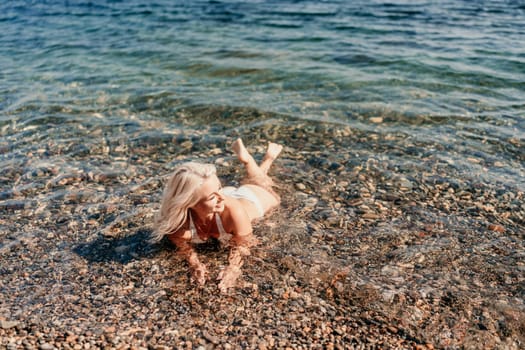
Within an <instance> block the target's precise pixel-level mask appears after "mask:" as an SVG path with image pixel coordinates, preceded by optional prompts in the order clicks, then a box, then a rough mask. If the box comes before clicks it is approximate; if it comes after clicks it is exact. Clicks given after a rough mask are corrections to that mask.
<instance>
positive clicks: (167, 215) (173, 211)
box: [152, 162, 217, 242]
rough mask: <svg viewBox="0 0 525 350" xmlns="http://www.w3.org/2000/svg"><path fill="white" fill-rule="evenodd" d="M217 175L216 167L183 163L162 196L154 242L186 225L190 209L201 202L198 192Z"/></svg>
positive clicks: (156, 220) (176, 169) (156, 219)
mask: <svg viewBox="0 0 525 350" xmlns="http://www.w3.org/2000/svg"><path fill="white" fill-rule="evenodd" d="M216 173H217V170H216V169H215V166H214V165H212V164H203V163H198V162H187V163H183V164H180V165H178V166H177V167H176V168H175V171H174V172H173V175H172V176H171V177H170V179H169V180H168V183H167V184H166V187H165V189H164V193H163V195H162V200H161V205H160V211H159V212H158V214H157V216H156V218H155V230H154V232H153V235H152V241H154V242H158V241H160V240H161V239H162V238H163V237H164V236H166V235H169V234H173V233H175V232H177V231H178V230H179V229H180V228H181V227H182V226H183V225H184V223H185V222H186V220H187V219H188V215H189V214H188V211H189V209H190V208H191V207H193V206H194V205H195V204H197V203H198V202H199V200H200V198H199V197H198V194H197V191H196V190H197V189H198V188H199V187H200V186H201V185H202V183H203V182H204V181H205V180H206V179H208V178H209V177H210V176H213V175H215V174H216Z"/></svg>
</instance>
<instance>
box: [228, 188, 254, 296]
mask: <svg viewBox="0 0 525 350" xmlns="http://www.w3.org/2000/svg"><path fill="white" fill-rule="evenodd" d="M225 211H226V213H225V214H226V215H225V219H226V220H224V221H225V222H224V223H223V224H224V226H225V227H224V228H225V230H226V231H228V232H230V233H231V234H232V241H231V249H230V255H229V257H228V262H229V265H228V266H227V267H226V268H225V269H224V270H223V271H222V272H221V273H220V274H219V280H221V282H220V283H219V289H220V290H221V292H226V290H228V288H231V287H233V286H234V285H235V282H236V281H237V278H239V276H240V275H241V267H242V265H243V263H244V261H243V257H244V256H247V255H250V249H249V248H250V247H251V246H254V245H255V244H257V240H256V239H255V237H254V236H253V233H252V232H253V228H252V223H251V220H250V218H249V216H248V214H247V213H246V211H245V209H244V207H243V206H242V204H241V203H240V202H239V201H238V200H236V199H233V198H232V199H230V200H228V202H227V203H226V204H225Z"/></svg>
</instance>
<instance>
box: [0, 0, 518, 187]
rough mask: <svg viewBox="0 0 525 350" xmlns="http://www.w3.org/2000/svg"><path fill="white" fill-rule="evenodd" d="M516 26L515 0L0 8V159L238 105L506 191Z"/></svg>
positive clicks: (514, 125)
mask: <svg viewBox="0 0 525 350" xmlns="http://www.w3.org/2000/svg"><path fill="white" fill-rule="evenodd" d="M524 20H525V2H524V1H510V0H509V1H476V2H473V1H440V2H433V1H415V2H414V1H393V2H382V1H337V0H330V1H233V0H231V1H191V2H187V1H168V0H154V1H148V2H143V1H135V0H131V1H102V0H100V1H98V0H97V1H89V2H85V1H4V2H2V4H1V5H0V47H1V48H2V50H1V54H0V67H1V68H0V69H1V70H0V91H1V94H0V127H1V134H0V137H1V139H0V142H1V143H2V144H3V149H4V150H5V151H4V154H3V157H4V158H5V159H9V158H12V157H16V156H22V155H23V153H24V152H27V151H28V149H34V148H38V143H42V144H45V143H46V142H49V141H50V140H54V141H53V142H59V141H58V139H64V138H66V139H67V138H76V139H78V140H80V141H79V142H81V141H82V139H83V138H85V141H86V143H88V139H89V137H88V136H86V134H85V133H82V132H72V131H67V130H73V129H77V130H78V128H80V129H82V128H87V129H90V128H93V127H95V126H97V125H102V126H103V125H108V124H109V125H125V124H129V123H130V122H132V123H136V125H137V127H140V128H142V130H144V132H147V133H152V134H155V132H157V131H159V126H158V124H155V123H157V122H158V123H161V125H162V127H160V129H162V132H166V131H168V132H169V130H172V129H178V128H180V127H181V124H184V123H183V122H181V120H183V116H184V111H187V110H192V108H205V109H207V110H209V111H210V112H213V111H214V110H216V109H217V108H219V109H221V108H222V109H224V108H250V109H254V110H257V111H259V112H260V113H262V114H263V115H267V116H270V117H272V118H274V117H275V116H277V117H276V118H278V119H279V118H280V117H279V116H284V117H292V118H299V119H305V120H311V121H318V122H333V123H339V124H342V125H346V126H350V127H351V128H355V129H358V130H365V131H366V130H372V131H378V132H380V133H405V134H406V135H407V136H409V137H410V138H411V139H412V140H416V141H418V140H423V141H425V142H430V143H431V144H433V145H437V146H440V148H441V149H444V148H446V149H448V151H446V152H444V153H443V155H442V156H443V157H444V158H445V159H446V161H447V162H449V163H454V164H463V165H462V166H464V167H465V169H466V171H465V172H466V173H468V172H471V171H474V172H477V173H479V176H482V177H483V178H485V179H486V180H487V181H501V182H506V183H509V184H513V185H515V186H518V187H519V186H522V185H523V184H524V180H523V178H524V168H523V161H524V159H525V158H524V143H525V102H524V101H525V45H523V43H524V42H525V26H523V23H524ZM231 118H235V117H231ZM231 121H232V120H230V121H229V120H228V117H225V119H223V120H222V121H221V123H225V124H228V122H231ZM155 125H156V126H155ZM51 126H52V127H51ZM68 128H69V129H68ZM119 130H120V129H119ZM72 133H73V134H72ZM106 136H107V137H108V138H109V139H112V138H119V137H122V135H120V134H119V135H116V134H115V135H112V134H111V132H109V134H108V135H106ZM370 141H371V142H373V140H370ZM14 143H16V146H13V144H14ZM394 146H395V145H394ZM397 146H398V148H400V149H404V148H405V147H406V145H404V144H399V145H397ZM467 158H470V161H468V160H466V159H467ZM472 159H475V161H474V162H472ZM479 164H482V165H481V166H479Z"/></svg>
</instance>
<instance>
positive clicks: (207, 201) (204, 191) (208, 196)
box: [192, 175, 224, 218]
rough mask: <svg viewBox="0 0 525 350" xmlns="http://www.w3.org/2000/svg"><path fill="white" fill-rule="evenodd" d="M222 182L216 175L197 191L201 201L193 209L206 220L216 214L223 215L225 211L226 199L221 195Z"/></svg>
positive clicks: (205, 181)
mask: <svg viewBox="0 0 525 350" xmlns="http://www.w3.org/2000/svg"><path fill="white" fill-rule="evenodd" d="M221 188H222V186H221V182H220V181H219V179H218V178H217V176H216V175H212V176H210V177H208V178H207V179H206V180H204V182H203V183H202V185H201V187H200V188H199V189H197V195H198V196H199V198H200V200H199V202H198V203H197V204H195V205H194V206H193V207H192V209H193V210H194V211H195V212H196V214H197V215H198V216H199V217H201V218H205V217H207V216H209V215H211V214H214V213H221V212H222V211H223V210H224V198H223V196H222V195H221V194H220V190H221Z"/></svg>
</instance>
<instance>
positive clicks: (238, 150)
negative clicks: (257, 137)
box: [232, 138, 253, 164]
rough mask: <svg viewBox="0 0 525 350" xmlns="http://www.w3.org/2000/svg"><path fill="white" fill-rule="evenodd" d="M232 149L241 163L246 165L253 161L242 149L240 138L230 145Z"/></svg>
mask: <svg viewBox="0 0 525 350" xmlns="http://www.w3.org/2000/svg"><path fill="white" fill-rule="evenodd" d="M232 149H233V151H234V152H235V154H236V155H237V158H239V160H240V161H241V162H243V163H245V164H246V163H249V162H250V161H252V160H253V157H252V155H251V154H250V152H248V150H247V149H246V147H244V143H243V142H242V140H241V139H240V138H239V139H237V140H235V142H234V143H233V145H232Z"/></svg>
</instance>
